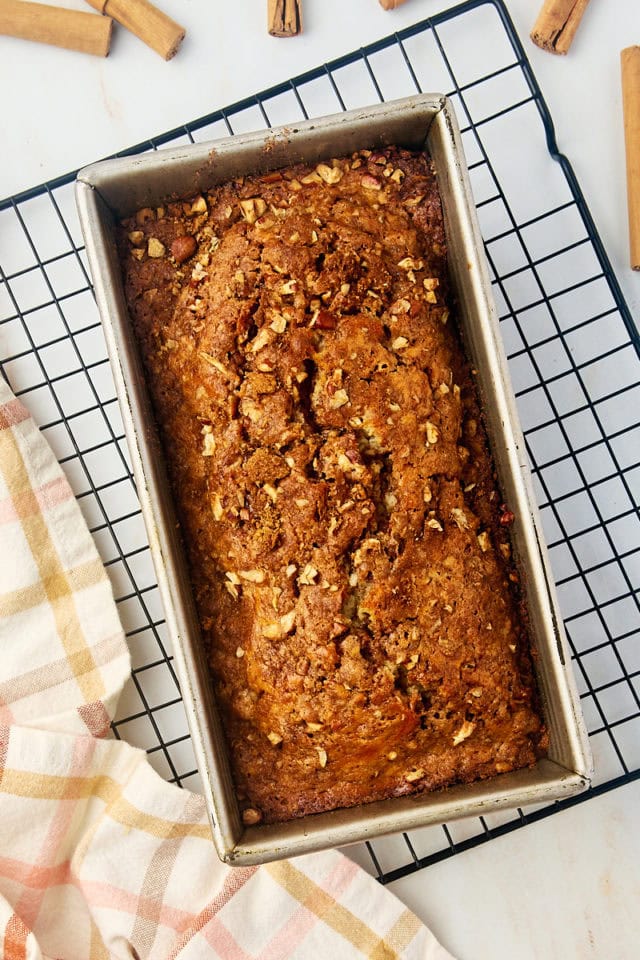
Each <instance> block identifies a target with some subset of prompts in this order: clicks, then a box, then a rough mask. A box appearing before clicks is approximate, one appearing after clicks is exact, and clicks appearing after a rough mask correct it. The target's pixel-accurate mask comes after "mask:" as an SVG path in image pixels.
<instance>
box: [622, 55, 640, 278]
mask: <svg viewBox="0 0 640 960" xmlns="http://www.w3.org/2000/svg"><path fill="white" fill-rule="evenodd" d="M620 65H621V68H622V111H623V114H624V141H625V147H626V155H627V207H628V210H629V253H630V260H631V269H632V270H640V47H627V48H626V49H625V50H623V51H622V53H621V54H620Z"/></svg>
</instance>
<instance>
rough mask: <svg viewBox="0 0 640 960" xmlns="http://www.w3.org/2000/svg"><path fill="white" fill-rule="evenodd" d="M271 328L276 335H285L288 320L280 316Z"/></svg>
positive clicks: (275, 319) (273, 321) (274, 320)
mask: <svg viewBox="0 0 640 960" xmlns="http://www.w3.org/2000/svg"><path fill="white" fill-rule="evenodd" d="M269 326H270V327H271V329H272V330H274V331H275V332H276V333H284V332H285V330H286V329H287V318H286V317H283V316H282V314H279V315H278V316H277V317H274V319H273V320H272V321H271V323H270V324H269Z"/></svg>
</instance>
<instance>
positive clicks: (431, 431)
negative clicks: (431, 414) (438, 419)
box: [426, 420, 440, 444]
mask: <svg viewBox="0 0 640 960" xmlns="http://www.w3.org/2000/svg"><path fill="white" fill-rule="evenodd" d="M426 428H427V443H431V444H433V443H437V442H438V437H439V436H440V432H439V430H438V428H437V427H436V425H435V423H431V420H427V423H426Z"/></svg>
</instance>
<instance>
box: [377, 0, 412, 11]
mask: <svg viewBox="0 0 640 960" xmlns="http://www.w3.org/2000/svg"><path fill="white" fill-rule="evenodd" d="M379 2H380V6H381V7H382V9H383V10H395V8H396V7H401V6H402V4H403V3H406V2H407V0H379Z"/></svg>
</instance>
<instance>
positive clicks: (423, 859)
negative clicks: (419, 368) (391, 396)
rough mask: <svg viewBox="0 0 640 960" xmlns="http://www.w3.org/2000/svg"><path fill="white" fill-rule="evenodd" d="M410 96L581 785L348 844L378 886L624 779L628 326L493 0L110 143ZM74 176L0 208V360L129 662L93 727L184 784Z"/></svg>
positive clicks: (633, 700) (638, 771)
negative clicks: (107, 597)
mask: <svg viewBox="0 0 640 960" xmlns="http://www.w3.org/2000/svg"><path fill="white" fill-rule="evenodd" d="M479 37H481V38H482V43H479V42H478V38H479ZM420 91H432V92H433V91H437V92H443V93H447V94H448V95H449V96H450V97H451V99H452V101H453V104H454V107H455V109H456V112H457V114H458V118H459V121H460V126H461V127H462V131H463V134H462V135H463V142H464V147H465V151H466V154H467V158H468V162H469V167H470V174H471V181H472V187H473V191H474V197H475V200H476V204H477V209H478V215H479V219H480V225H481V229H482V233H483V237H484V240H485V246H486V251H487V256H488V260H489V265H490V269H491V272H492V280H493V289H494V294H495V297H496V301H497V305H498V311H499V314H500V319H501V329H502V335H503V339H504V342H505V346H506V350H507V353H508V357H509V364H510V371H511V376H512V380H513V384H514V388H515V392H516V397H517V402H518V408H519V413H520V418H521V421H522V425H523V428H524V431H525V437H526V443H527V451H528V455H529V458H530V462H531V466H532V470H533V475H534V484H535V489H536V495H537V499H538V503H539V506H540V509H541V514H542V519H543V525H544V529H545V535H546V539H547V543H548V546H549V551H550V556H551V562H552V566H553V571H554V576H555V579H556V584H557V588H558V593H559V597H560V605H561V609H562V612H563V616H564V620H565V625H566V629H567V634H568V637H569V642H570V645H571V650H572V654H573V660H574V669H575V673H576V677H577V681H578V685H579V691H580V695H581V700H582V707H583V711H584V714H585V718H586V722H587V727H588V730H589V734H590V740H591V746H592V749H593V753H594V756H595V763H596V780H595V786H594V787H593V789H592V790H591V791H589V792H588V793H586V794H583V795H581V796H580V797H578V798H575V799H572V800H570V801H567V802H564V803H557V804H553V805H551V806H545V807H538V808H535V809H534V808H527V809H525V810H521V811H518V814H517V815H516V816H515V817H514V815H513V813H502V814H500V813H498V814H493V815H491V816H488V817H486V818H480V819H477V818H476V819H473V820H464V821H459V822H456V823H452V824H450V825H448V826H446V827H444V828H441V827H429V828H426V829H424V830H417V831H413V832H412V833H411V834H410V835H399V836H394V837H389V838H386V839H382V840H377V841H375V843H372V844H368V845H362V846H360V847H356V848H351V849H350V851H349V853H350V855H351V856H352V857H354V858H355V859H358V860H359V861H360V862H361V863H362V864H363V865H364V866H366V867H367V868H368V869H369V870H370V871H371V872H373V873H374V874H375V875H376V876H377V877H378V878H379V879H380V880H381V881H383V882H388V881H390V880H392V879H397V878H399V877H401V876H404V875H405V874H407V873H409V872H412V871H414V870H417V869H419V868H420V867H423V866H425V865H427V864H429V863H433V862H435V861H437V860H441V859H443V858H445V857H449V856H452V855H453V854H455V853H458V852H460V851H462V850H465V849H468V848H469V847H472V846H475V845H477V844H479V843H483V842H485V841H487V840H490V839H491V838H493V837H496V836H500V835H502V834H504V833H506V832H509V831H511V830H514V829H516V828H518V827H520V826H523V825H525V824H528V823H532V822H534V821H536V820H538V819H540V818H542V817H546V816H548V815H550V814H552V813H554V812H555V811H556V810H559V809H563V808H565V807H566V806H569V805H572V804H574V803H579V802H585V801H588V799H589V797H591V796H594V795H595V794H598V793H601V792H604V791H606V790H610V789H613V788H615V787H617V786H619V785H621V784H624V783H628V782H630V781H631V780H635V779H637V778H638V777H640V609H639V604H638V593H637V591H638V585H639V583H640V518H639V516H638V499H639V492H640V458H639V455H638V452H639V451H640V426H639V425H638V424H637V422H636V418H635V411H636V410H638V409H639V408H640V383H639V381H640V361H639V340H638V333H637V331H636V329H635V327H634V324H633V321H632V318H631V316H630V314H629V311H628V309H627V307H626V304H625V302H624V299H623V297H622V295H621V292H620V289H619V287H618V284H617V282H616V280H615V277H614V276H613V274H612V271H611V267H610V265H609V262H608V259H607V257H606V254H605V251H604V250H603V248H602V244H601V242H600V239H599V237H598V235H597V233H596V231H595V228H594V225H593V222H592V219H591V216H590V214H589V211H588V209H587V207H586V205H585V202H584V199H583V197H582V194H581V192H580V189H579V186H578V184H577V182H576V180H575V177H574V174H573V171H572V169H571V166H570V164H569V163H568V161H567V160H566V158H564V157H562V156H560V155H559V154H558V151H557V148H556V145H555V136H554V133H553V126H552V123H551V119H550V117H549V114H548V111H547V109H546V106H545V104H544V101H543V99H542V96H541V94H540V90H539V88H538V86H537V83H536V80H535V78H534V76H533V73H532V71H531V68H530V66H529V64H528V62H527V60H526V57H525V54H524V51H523V50H522V47H521V45H520V43H519V41H518V39H517V37H516V34H515V31H514V29H513V26H512V24H511V22H510V20H509V17H508V14H507V13H506V10H505V8H504V5H503V4H502V2H500V0H470V2H467V3H463V4H460V5H459V6H457V7H454V8H452V9H450V10H447V11H445V12H443V13H442V14H440V15H438V16H435V17H433V18H431V19H430V20H427V21H424V22H422V23H418V24H416V25H415V26H412V27H409V28H407V29H405V30H403V31H401V32H400V33H398V34H394V35H393V36H390V37H386V38H384V39H382V40H380V41H378V42H376V43H374V44H371V45H370V46H368V47H366V48H363V49H361V50H358V51H355V52H354V53H352V54H349V55H348V56H345V57H342V58H340V59H339V60H336V61H334V62H332V63H329V64H325V65H322V66H321V67H319V68H317V69H315V70H311V71H309V72H308V73H306V74H304V75H302V76H299V77H296V78H293V79H291V80H288V81H286V82H285V83H282V84H280V85H278V86H276V87H273V88H271V89H270V90H267V91H264V92H262V93H258V94H256V96H254V97H251V98H249V99H247V100H244V101H242V102H241V103H237V104H234V105H233V106H230V107H228V108H227V109H224V110H218V111H216V112H215V113H213V114H211V115H209V116H207V117H204V118H201V119H198V120H196V121H193V122H191V123H187V124H185V125H184V126H183V127H180V128H178V129H176V130H171V131H169V132H167V133H164V134H162V135H160V136H158V137H156V138H154V139H153V140H150V141H148V142H146V143H143V144H139V145H138V146H136V147H133V148H131V149H130V150H128V151H125V152H126V153H127V154H131V153H136V152H141V151H145V150H153V149H156V148H158V147H160V146H163V145H168V144H171V145H172V146H175V145H176V144H178V143H180V142H194V141H204V140H209V139H215V138H217V137H221V136H222V137H224V136H228V135H230V134H232V133H238V132H242V131H247V130H255V129H264V128H265V127H268V126H270V125H273V124H277V123H295V122H296V121H298V120H300V119H303V118H306V117H314V116H320V115H323V114H327V113H332V112H336V111H340V110H344V109H349V108H353V107H357V106H363V105H367V104H370V103H372V102H376V101H378V100H390V99H395V98H399V97H405V96H409V95H411V94H412V93H416V92H420ZM523 171H526V183H524V182H523V180H525V178H524V177H523ZM74 178H75V173H73V174H69V175H67V176H64V177H60V178H58V179H57V180H53V181H51V182H49V183H46V184H42V185H40V186H37V187H34V188H33V189H31V190H28V191H25V192H24V193H21V194H20V195H19V196H15V197H9V198H7V199H6V200H4V201H2V202H0V357H1V358H2V372H3V374H4V376H5V377H6V379H7V380H8V381H9V383H10V385H11V386H12V388H13V390H14V392H15V393H16V394H18V396H20V397H21V398H22V399H23V400H24V402H25V403H26V405H27V407H28V408H29V410H30V411H31V413H32V414H33V415H34V417H35V419H36V421H37V422H38V424H39V425H40V427H41V428H42V430H43V432H44V434H45V436H46V437H47V439H48V440H49V442H50V444H51V446H52V447H53V449H54V451H55V453H56V455H57V457H58V459H59V460H60V462H61V463H62V465H63V467H64V470H65V472H66V474H67V476H68V478H69V480H70V482H71V484H72V486H73V488H74V491H75V493H76V495H77V497H78V501H79V503H80V505H81V508H82V511H83V513H84V516H85V517H86V519H87V522H88V524H89V526H90V528H91V530H92V532H93V535H94V537H95V539H96V542H97V545H98V549H99V550H100V554H101V556H102V558H103V560H104V562H105V564H106V565H107V569H108V571H109V575H110V577H111V581H112V584H113V588H114V592H115V595H116V598H117V600H118V607H119V612H120V616H121V619H122V622H123V625H124V627H125V630H126V632H127V636H128V640H129V645H130V649H131V654H132V660H133V668H134V669H133V675H132V679H131V681H130V683H129V684H128V685H127V688H126V690H125V692H124V695H123V697H122V699H121V702H120V705H119V710H118V715H117V717H116V721H115V723H114V725H113V730H114V734H115V735H116V736H118V737H122V738H124V739H126V740H128V741H129V742H131V743H133V744H135V745H136V746H139V747H142V748H144V749H146V750H147V751H148V753H149V758H150V761H151V762H152V763H153V765H154V766H155V767H156V769H157V770H158V771H159V772H160V773H161V774H162V775H163V776H164V777H166V778H167V779H169V780H172V781H174V782H175V783H178V784H181V785H183V786H188V787H191V788H193V789H196V790H197V789H198V783H199V780H198V774H197V772H196V770H195V764H194V760H193V754H192V751H191V744H190V741H189V737H188V733H187V727H186V721H185V717H184V711H183V709H182V702H181V699H180V693H179V689H178V684H177V681H176V677H175V673H174V670H173V661H172V651H171V648H170V643H169V640H168V637H167V635H166V631H165V624H164V619H163V611H162V606H161V603H160V599H159V595H158V589H157V585H156V579H155V574H154V571H153V566H152V564H151V560H150V556H149V549H148V544H147V538H146V534H145V530H144V525H143V522H142V518H141V515H140V510H139V505H138V501H137V497H136V492H135V487H134V484H133V478H132V475H131V469H130V464H129V459H128V453H127V449H126V445H125V442H124V433H123V429H122V422H121V419H120V415H119V411H118V407H117V403H116V400H115V391H114V387H113V382H112V379H111V374H110V369H109V365H108V361H107V353H106V348H105V344H104V339H103V336H102V331H101V327H100V324H99V321H98V316H97V311H96V308H95V304H94V302H93V297H92V292H91V283H90V279H89V275H88V271H87V265H86V260H85V255H84V249H83V247H82V239H81V236H80V230H79V225H78V221H77V217H76V212H75V206H74V201H73V180H74Z"/></svg>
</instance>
